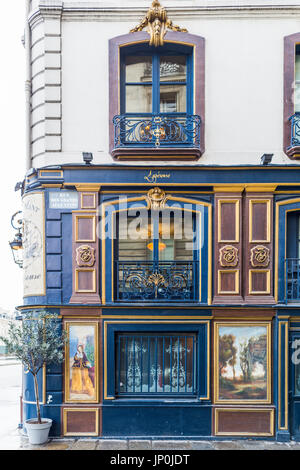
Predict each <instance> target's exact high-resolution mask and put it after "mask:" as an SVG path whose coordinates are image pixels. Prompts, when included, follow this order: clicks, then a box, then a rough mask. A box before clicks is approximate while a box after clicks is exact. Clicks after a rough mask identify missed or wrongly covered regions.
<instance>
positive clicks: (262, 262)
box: [250, 245, 270, 268]
mask: <svg viewBox="0 0 300 470" xmlns="http://www.w3.org/2000/svg"><path fill="white" fill-rule="evenodd" d="M250 251H251V257H250V263H251V266H253V267H254V268H257V267H262V268H266V267H268V266H269V263H270V250H269V248H267V247H266V246H264V245H256V246H254V247H253V248H251V250H250Z"/></svg>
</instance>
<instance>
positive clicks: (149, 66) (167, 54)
mask: <svg viewBox="0 0 300 470" xmlns="http://www.w3.org/2000/svg"><path fill="white" fill-rule="evenodd" d="M139 49H140V50H139ZM139 49H137V47H131V48H125V50H124V51H123V52H122V55H121V63H122V66H121V67H122V68H121V96H122V106H121V113H122V114H123V113H125V114H128V113H134V114H136V113H149V114H152V113H153V114H161V113H162V114H169V113H182V114H186V113H188V114H192V113H193V103H192V96H193V73H192V72H193V70H192V69H193V67H192V65H193V64H192V50H191V48H189V47H183V48H181V52H180V51H179V50H178V49H180V48H178V47H177V48H174V45H169V46H168V47H162V48H159V50H158V52H157V50H156V49H155V52H153V51H152V49H153V48H150V47H145V46H143V47H142V48H141V47H140V48H139Z"/></svg>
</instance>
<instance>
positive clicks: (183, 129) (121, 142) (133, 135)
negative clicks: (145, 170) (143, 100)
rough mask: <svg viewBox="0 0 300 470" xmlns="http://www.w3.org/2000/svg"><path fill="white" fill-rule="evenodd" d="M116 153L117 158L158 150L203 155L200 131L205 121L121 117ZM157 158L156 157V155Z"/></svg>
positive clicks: (188, 117) (116, 119)
mask: <svg viewBox="0 0 300 470" xmlns="http://www.w3.org/2000/svg"><path fill="white" fill-rule="evenodd" d="M113 125H114V150H113V152H112V154H113V156H116V154H117V155H120V153H122V152H123V153H124V152H125V153H126V152H127V153H128V151H130V150H131V151H134V150H138V151H139V152H140V151H141V150H143V149H144V152H145V151H147V150H148V151H149V150H150V149H156V151H157V153H159V152H161V153H164V154H166V150H167V149H169V151H171V153H172V154H173V155H174V149H175V148H176V150H180V149H186V154H187V155H188V153H189V154H190V155H192V154H194V158H195V157H196V156H197V157H199V156H200V155H201V151H200V145H201V140H200V130H201V118H200V116H198V115H186V114H180V113H172V114H136V115H128V114H127V115H120V116H115V117H114V118H113ZM152 156H153V153H152Z"/></svg>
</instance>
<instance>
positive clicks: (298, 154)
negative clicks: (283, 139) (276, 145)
mask: <svg viewBox="0 0 300 470" xmlns="http://www.w3.org/2000/svg"><path fill="white" fill-rule="evenodd" d="M286 154H287V156H288V157H290V158H291V159H292V160H297V159H299V158H300V146H299V145H297V146H294V147H289V148H288V149H287V151H286Z"/></svg>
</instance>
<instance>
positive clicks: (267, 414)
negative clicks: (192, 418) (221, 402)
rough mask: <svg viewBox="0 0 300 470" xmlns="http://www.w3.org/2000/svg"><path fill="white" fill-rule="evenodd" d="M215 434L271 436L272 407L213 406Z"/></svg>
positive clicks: (272, 423)
mask: <svg viewBox="0 0 300 470" xmlns="http://www.w3.org/2000/svg"><path fill="white" fill-rule="evenodd" d="M214 435H215V436H232V435H237V436H273V435H274V409H273V408H269V409H258V408H252V409H245V408H215V409H214Z"/></svg>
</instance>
